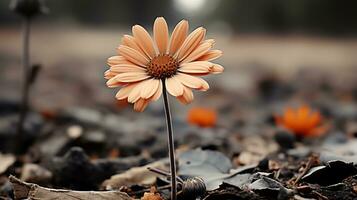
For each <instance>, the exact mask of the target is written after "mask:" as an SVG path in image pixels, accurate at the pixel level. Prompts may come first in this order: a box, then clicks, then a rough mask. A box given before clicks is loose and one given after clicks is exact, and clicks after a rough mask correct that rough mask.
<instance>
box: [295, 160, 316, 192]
mask: <svg viewBox="0 0 357 200" xmlns="http://www.w3.org/2000/svg"><path fill="white" fill-rule="evenodd" d="M316 161H317V156H316V155H312V156H310V158H309V160H308V161H307V164H306V167H305V169H304V170H303V171H302V173H301V174H300V175H299V176H298V177H297V178H296V180H295V182H294V185H296V184H297V183H298V182H299V181H300V180H301V178H302V177H303V176H305V174H306V173H307V172H308V171H309V170H310V169H311V167H312V165H313V164H314V163H315V162H316Z"/></svg>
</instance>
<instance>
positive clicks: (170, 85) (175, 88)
mask: <svg viewBox="0 0 357 200" xmlns="http://www.w3.org/2000/svg"><path fill="white" fill-rule="evenodd" d="M165 85H166V90H167V91H168V92H169V93H170V94H171V95H172V96H175V97H177V96H181V95H182V94H183V87H184V86H183V85H182V84H181V82H180V81H178V80H177V79H176V78H175V76H173V77H170V78H167V79H166V81H165Z"/></svg>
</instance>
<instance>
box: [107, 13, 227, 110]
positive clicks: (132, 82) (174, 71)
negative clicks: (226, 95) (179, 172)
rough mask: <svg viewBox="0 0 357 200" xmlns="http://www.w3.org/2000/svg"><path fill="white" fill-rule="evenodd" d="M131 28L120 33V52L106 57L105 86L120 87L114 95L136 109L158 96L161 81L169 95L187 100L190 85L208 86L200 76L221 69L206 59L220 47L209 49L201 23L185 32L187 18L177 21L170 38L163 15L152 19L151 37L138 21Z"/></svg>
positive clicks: (210, 41) (214, 55)
mask: <svg viewBox="0 0 357 200" xmlns="http://www.w3.org/2000/svg"><path fill="white" fill-rule="evenodd" d="M132 32H133V36H130V35H124V36H123V38H122V44H121V45H120V46H119V47H118V48H117V50H118V54H119V55H117V56H112V57H110V58H108V65H109V66H110V68H109V70H107V71H106V72H105V74H104V77H105V78H106V79H108V81H107V86H108V87H118V86H122V87H123V88H121V89H120V90H119V92H118V93H117V94H116V98H117V99H118V100H127V101H128V102H130V103H133V104H134V110H136V111H140V112H141V111H143V110H144V109H145V108H146V106H147V105H148V104H149V103H150V102H151V101H156V100H157V99H159V97H160V96H161V94H162V88H163V86H162V84H163V82H165V86H166V89H167V91H168V92H169V93H170V94H171V95H172V96H175V97H176V98H177V99H178V100H180V101H181V102H182V103H184V104H188V103H190V102H192V100H193V93H192V90H193V89H196V90H200V91H206V90H208V88H209V85H208V83H207V82H206V81H205V80H204V79H202V78H200V77H199V76H203V75H208V74H218V73H221V72H222V71H223V67H222V66H221V65H218V64H214V63H211V62H209V61H211V60H214V59H216V58H218V57H220V56H221V55H222V51H219V50H211V48H212V47H213V44H214V40H213V39H208V40H204V38H205V35H206V29H204V28H202V27H199V28H197V29H196V30H194V31H193V32H192V33H191V34H189V35H187V32H188V22H187V21H186V20H182V21H181V22H180V23H178V24H177V26H176V27H175V29H174V30H173V32H172V35H171V38H169V30H168V26H167V24H166V21H165V19H164V18H163V17H158V18H156V20H155V22H154V28H153V32H154V34H153V36H154V37H153V38H152V37H151V36H150V35H149V33H148V32H147V31H146V30H145V29H144V28H143V27H142V26H139V25H135V26H133V28H132Z"/></svg>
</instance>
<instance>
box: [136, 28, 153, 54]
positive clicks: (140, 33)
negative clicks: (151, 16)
mask: <svg viewBox="0 0 357 200" xmlns="http://www.w3.org/2000/svg"><path fill="white" fill-rule="evenodd" d="M132 32H133V36H134V38H135V39H136V41H137V42H138V45H139V46H140V48H141V49H142V50H143V51H144V52H145V54H146V55H147V56H148V57H149V58H154V57H155V56H156V52H155V49H154V43H153V41H152V38H151V36H150V35H149V33H148V32H147V31H146V30H145V29H144V28H143V27H142V26H140V25H135V26H133V28H132Z"/></svg>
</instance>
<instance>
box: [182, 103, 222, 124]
mask: <svg viewBox="0 0 357 200" xmlns="http://www.w3.org/2000/svg"><path fill="white" fill-rule="evenodd" d="M187 121H188V122H189V123H190V124H194V125H197V126H201V127H213V126H215V125H216V122H217V113H216V111H215V110H212V109H209V108H200V107H197V108H192V109H191V110H190V111H189V112H188V116H187Z"/></svg>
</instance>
